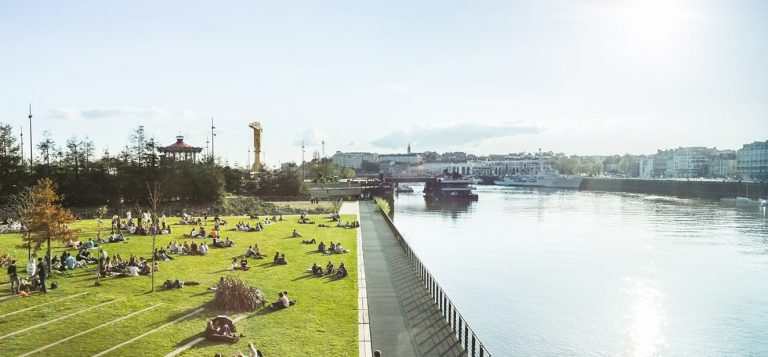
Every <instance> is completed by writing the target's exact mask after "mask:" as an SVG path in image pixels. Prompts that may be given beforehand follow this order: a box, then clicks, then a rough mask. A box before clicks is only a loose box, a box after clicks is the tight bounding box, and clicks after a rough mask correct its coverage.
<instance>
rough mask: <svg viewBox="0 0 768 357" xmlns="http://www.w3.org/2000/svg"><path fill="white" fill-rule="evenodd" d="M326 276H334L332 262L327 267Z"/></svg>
mask: <svg viewBox="0 0 768 357" xmlns="http://www.w3.org/2000/svg"><path fill="white" fill-rule="evenodd" d="M325 274H326V275H331V274H333V263H331V261H330V260H329V261H328V264H326V265H325Z"/></svg>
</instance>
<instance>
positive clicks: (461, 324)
mask: <svg viewBox="0 0 768 357" xmlns="http://www.w3.org/2000/svg"><path fill="white" fill-rule="evenodd" d="M377 211H379V213H381V215H382V217H384V221H386V222H387V225H389V228H390V229H391V230H392V232H393V233H394V234H395V237H396V238H397V240H398V242H399V243H400V247H401V248H403V250H404V251H405V253H406V254H407V255H408V258H409V259H410V260H411V264H413V266H414V267H415V268H416V272H417V274H418V276H419V278H420V279H421V281H422V282H423V285H424V288H425V289H427V291H428V292H429V295H430V296H431V297H432V301H433V302H434V303H435V304H437V307H438V308H439V309H440V312H441V313H442V315H443V317H444V318H445V319H446V322H447V323H448V326H450V327H451V330H452V331H453V333H454V334H455V335H456V337H457V338H458V339H459V344H460V345H461V346H462V347H463V348H464V351H466V352H467V356H471V357H477V356H480V357H486V356H489V357H490V356H491V353H490V352H488V349H487V348H485V346H484V345H483V343H482V342H480V338H479V337H478V336H477V334H475V331H474V330H472V328H471V327H469V324H468V323H467V321H466V320H465V319H464V316H462V315H461V313H459V312H458V309H457V308H456V305H454V303H453V302H452V301H451V299H449V298H448V295H447V294H446V293H445V291H443V288H442V287H440V284H438V283H437V280H435V278H434V276H432V273H430V272H429V270H428V269H427V266H426V265H424V263H422V261H421V259H420V258H419V256H418V255H417V254H416V252H414V251H413V249H411V246H410V245H408V242H407V241H406V240H405V237H403V235H402V234H400V231H399V230H398V229H397V227H395V224H394V222H392V220H391V219H390V218H389V216H388V215H387V214H386V213H384V211H383V210H381V209H377Z"/></svg>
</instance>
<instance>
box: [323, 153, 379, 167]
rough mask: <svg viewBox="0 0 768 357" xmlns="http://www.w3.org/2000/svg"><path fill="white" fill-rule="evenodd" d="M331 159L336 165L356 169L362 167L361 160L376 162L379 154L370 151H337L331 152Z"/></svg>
mask: <svg viewBox="0 0 768 357" xmlns="http://www.w3.org/2000/svg"><path fill="white" fill-rule="evenodd" d="M331 161H332V162H333V164H334V165H336V166H341V167H351V168H353V169H356V170H358V169H360V168H362V167H363V161H368V162H370V163H374V164H377V163H378V162H379V156H378V155H377V154H376V153H370V152H341V151H337V152H336V153H335V154H333V157H332V158H331Z"/></svg>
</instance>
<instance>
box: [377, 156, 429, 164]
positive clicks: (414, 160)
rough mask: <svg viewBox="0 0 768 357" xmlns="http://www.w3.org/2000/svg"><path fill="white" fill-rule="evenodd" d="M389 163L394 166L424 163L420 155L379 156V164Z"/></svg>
mask: <svg viewBox="0 0 768 357" xmlns="http://www.w3.org/2000/svg"><path fill="white" fill-rule="evenodd" d="M384 161H391V162H394V163H396V164H409V165H419V164H421V163H423V162H424V158H423V157H422V156H421V154H384V155H379V162H384Z"/></svg>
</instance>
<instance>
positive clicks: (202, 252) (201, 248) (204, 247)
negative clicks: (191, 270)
mask: <svg viewBox="0 0 768 357" xmlns="http://www.w3.org/2000/svg"><path fill="white" fill-rule="evenodd" d="M197 252H198V254H200V255H206V254H208V244H207V243H205V242H202V243H200V246H199V247H198V248H197Z"/></svg>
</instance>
